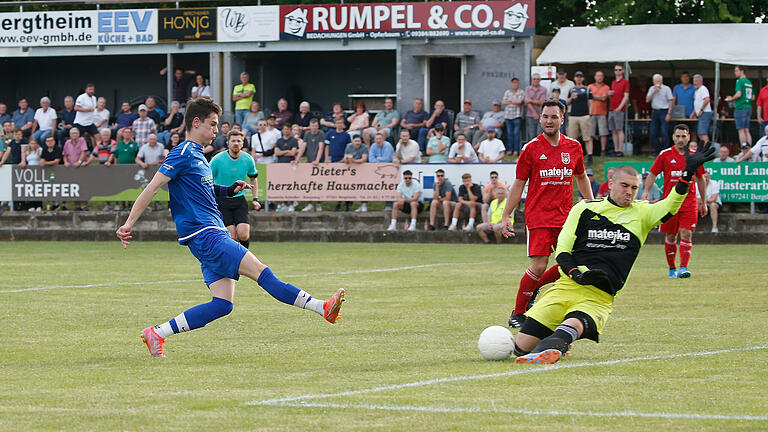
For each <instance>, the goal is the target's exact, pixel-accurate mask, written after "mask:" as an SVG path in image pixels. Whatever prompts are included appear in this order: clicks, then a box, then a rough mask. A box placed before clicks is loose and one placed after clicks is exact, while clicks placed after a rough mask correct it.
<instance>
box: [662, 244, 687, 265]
mask: <svg viewBox="0 0 768 432" xmlns="http://www.w3.org/2000/svg"><path fill="white" fill-rule="evenodd" d="M664 252H666V253H667V264H669V268H671V269H673V268H677V266H676V265H675V255H677V244H676V243H670V242H668V241H665V242H664ZM680 252H681V255H682V252H683V248H682V245H681V247H680Z"/></svg>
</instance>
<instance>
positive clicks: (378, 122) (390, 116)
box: [363, 97, 400, 147]
mask: <svg viewBox="0 0 768 432" xmlns="http://www.w3.org/2000/svg"><path fill="white" fill-rule="evenodd" d="M394 106H395V101H394V100H392V98H390V97H388V98H386V99H384V110H382V111H379V112H378V114H376V117H375V118H374V119H373V123H371V127H369V128H368V129H365V130H363V141H364V142H365V145H367V146H369V147H370V145H371V140H372V139H373V136H374V135H376V133H378V132H381V133H383V134H384V139H388V138H389V137H390V136H392V131H393V130H394V129H393V128H394V127H395V126H397V124H398V123H400V113H399V112H397V110H396V109H394Z"/></svg>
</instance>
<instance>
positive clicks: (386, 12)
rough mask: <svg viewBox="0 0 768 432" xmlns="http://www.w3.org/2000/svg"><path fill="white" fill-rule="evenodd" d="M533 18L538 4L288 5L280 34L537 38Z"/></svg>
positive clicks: (283, 11)
mask: <svg viewBox="0 0 768 432" xmlns="http://www.w3.org/2000/svg"><path fill="white" fill-rule="evenodd" d="M220 9H221V8H220ZM534 12H535V2H534V0H514V1H483V2H462V1H455V2H418V3H362V4H333V5H300V6H296V5H293V6H290V5H289V6H280V20H279V21H280V29H279V31H280V39H285V40H292V39H307V40H315V39H378V38H394V39H408V38H440V37H453V38H455V37H500V36H533V35H534V33H535V30H536V29H535V21H536V20H535V16H534ZM219 41H221V38H219Z"/></svg>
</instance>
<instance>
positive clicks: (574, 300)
mask: <svg viewBox="0 0 768 432" xmlns="http://www.w3.org/2000/svg"><path fill="white" fill-rule="evenodd" d="M583 269H584V270H582V271H586V267H583ZM560 274H561V276H560V279H558V280H557V281H555V285H553V286H552V287H551V288H550V289H548V290H547V291H546V292H544V293H543V294H542V295H541V298H539V299H538V300H537V301H536V303H534V304H533V307H532V308H530V309H529V310H528V312H526V313H525V315H526V316H527V317H529V318H533V319H534V320H536V321H538V322H539V323H541V324H542V325H544V326H546V327H547V328H549V329H550V330H552V331H554V330H555V328H557V326H559V325H560V324H562V323H563V320H564V319H565V316H566V315H568V314H569V313H571V312H583V313H585V314H587V315H589V316H590V317H591V318H592V320H594V322H595V325H596V326H597V332H598V333H602V332H603V327H605V322H606V321H608V317H609V316H610V315H611V310H612V309H613V296H612V295H610V294H608V293H607V292H605V291H603V290H601V289H599V288H597V287H594V286H592V285H579V284H577V283H576V282H574V281H573V279H571V278H569V277H568V276H565V275H563V273H562V271H561V272H560Z"/></svg>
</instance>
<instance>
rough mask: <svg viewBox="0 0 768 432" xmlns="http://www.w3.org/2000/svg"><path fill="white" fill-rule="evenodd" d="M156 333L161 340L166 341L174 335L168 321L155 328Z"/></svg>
mask: <svg viewBox="0 0 768 432" xmlns="http://www.w3.org/2000/svg"><path fill="white" fill-rule="evenodd" d="M155 333H157V334H158V335H159V336H160V337H161V338H163V339H165V338H167V337H168V336H170V335H172V334H173V328H171V323H170V322H169V321H166V322H164V323H162V324H158V325H156V326H155Z"/></svg>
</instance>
